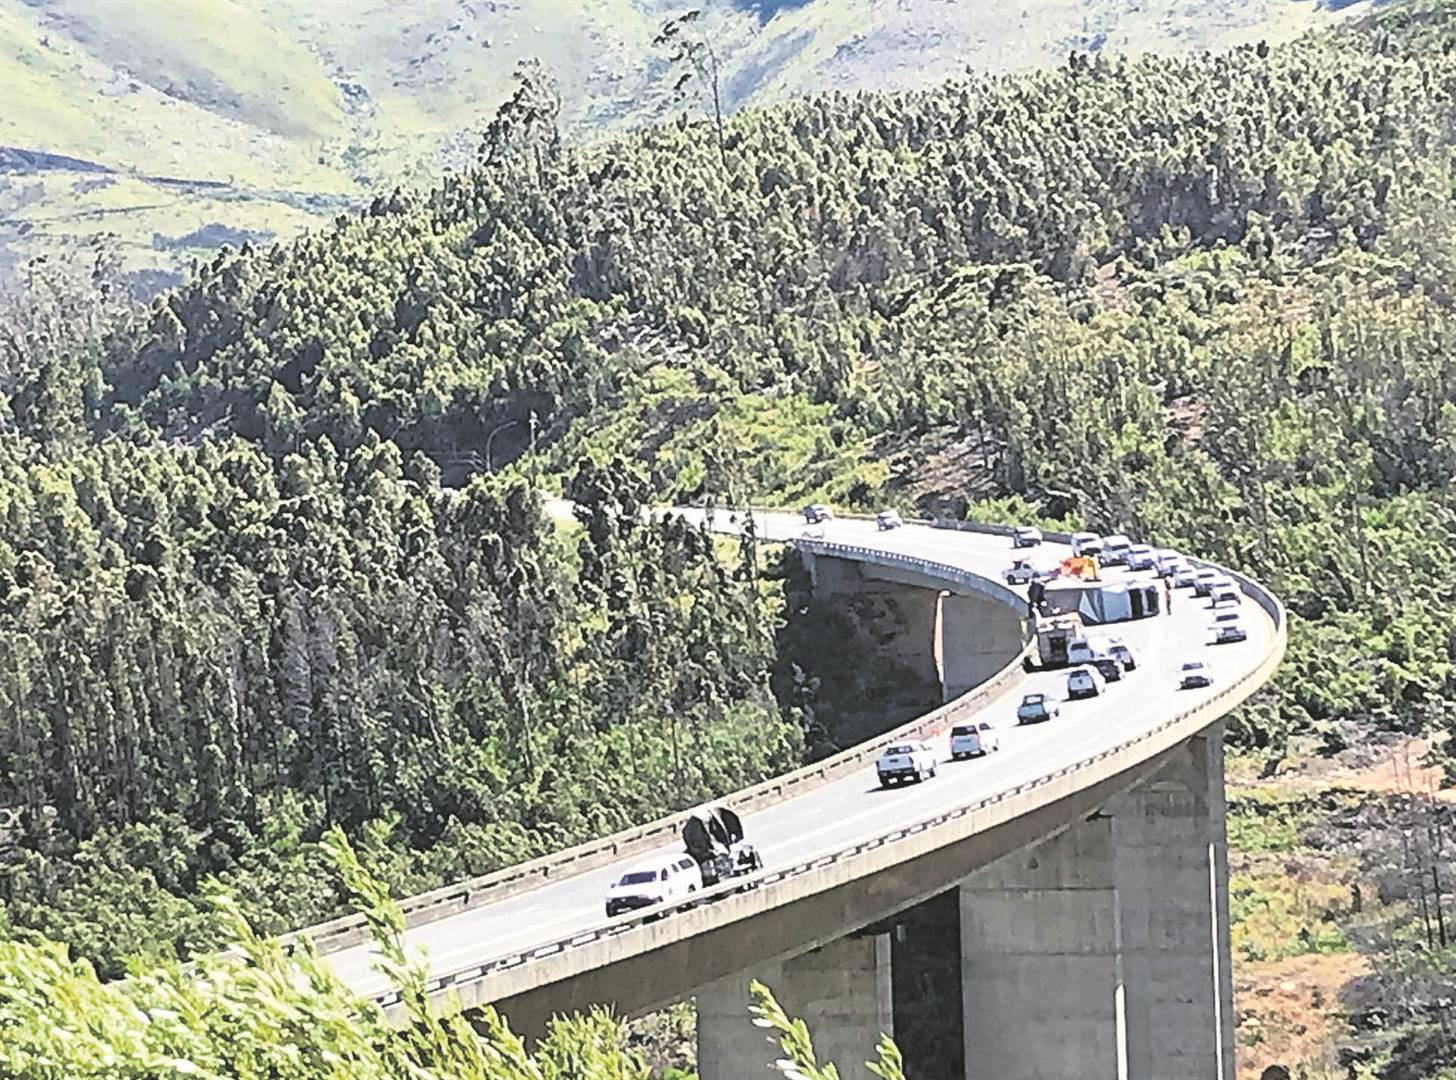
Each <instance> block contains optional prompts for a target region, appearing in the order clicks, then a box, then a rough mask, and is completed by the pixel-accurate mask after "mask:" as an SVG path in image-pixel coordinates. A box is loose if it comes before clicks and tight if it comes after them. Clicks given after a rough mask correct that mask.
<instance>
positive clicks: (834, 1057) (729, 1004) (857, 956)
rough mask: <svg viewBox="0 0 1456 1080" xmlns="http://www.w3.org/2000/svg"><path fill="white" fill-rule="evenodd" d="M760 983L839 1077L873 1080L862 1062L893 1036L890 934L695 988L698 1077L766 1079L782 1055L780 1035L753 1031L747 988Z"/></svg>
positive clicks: (867, 937) (853, 939)
mask: <svg viewBox="0 0 1456 1080" xmlns="http://www.w3.org/2000/svg"><path fill="white" fill-rule="evenodd" d="M752 979H758V980H759V981H760V982H762V983H763V984H764V985H765V986H767V987H768V988H769V989H770V990H772V991H773V993H774V997H775V998H777V999H778V1002H779V1004H780V1005H782V1006H783V1007H784V1011H785V1012H787V1013H788V1014H789V1015H790V1016H792V1017H799V1018H800V1019H803V1020H804V1021H805V1022H806V1023H807V1024H808V1025H809V1035H810V1038H811V1039H813V1041H814V1052H815V1054H816V1056H817V1057H818V1059H819V1061H820V1062H821V1063H823V1062H826V1061H832V1062H834V1063H835V1064H836V1065H838V1067H839V1075H840V1076H841V1077H842V1078H843V1080H874V1078H873V1075H872V1074H871V1073H870V1071H869V1070H868V1069H866V1068H865V1066H864V1063H865V1062H866V1061H867V1060H870V1059H872V1058H873V1057H874V1049H875V1044H876V1043H877V1042H878V1041H879V1038H880V1033H881V1032H884V1033H886V1034H893V1030H892V1029H893V1014H892V1012H891V990H890V937H889V935H888V934H867V935H863V936H854V937H846V938H841V939H840V940H838V941H835V942H831V943H830V944H828V945H826V946H824V947H823V948H822V949H815V950H813V951H812V952H808V953H805V954H804V955H802V956H797V957H794V958H793V959H792V960H785V961H781V962H779V963H774V964H765V965H762V966H761V967H759V968H758V969H756V970H754V971H745V972H740V973H739V974H737V975H731V976H729V977H728V978H726V979H719V980H718V981H717V982H714V983H710V984H709V985H707V986H704V987H702V988H700V989H699V990H698V991H697V994H696V997H697V1002H698V1076H699V1077H700V1080H752V1078H753V1077H764V1078H770V1077H772V1076H775V1075H776V1074H775V1073H773V1072H772V1071H771V1069H772V1065H773V1063H774V1062H775V1061H776V1060H778V1059H779V1058H781V1057H783V1051H782V1050H780V1049H779V1045H778V1039H777V1036H776V1035H775V1034H774V1033H773V1032H771V1031H768V1030H766V1029H764V1028H759V1027H755V1026H754V1024H753V1015H752V1013H750V1012H749V1011H748V1006H749V996H748V984H749V982H750V980H752Z"/></svg>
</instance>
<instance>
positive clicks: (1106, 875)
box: [960, 816, 1127, 1080]
mask: <svg viewBox="0 0 1456 1080" xmlns="http://www.w3.org/2000/svg"><path fill="white" fill-rule="evenodd" d="M1115 852H1116V849H1115V846H1114V839H1113V828H1112V819H1110V818H1107V817H1103V816H1097V817H1094V818H1093V819H1092V820H1090V821H1086V822H1081V823H1078V824H1076V825H1073V826H1071V827H1070V828H1068V829H1066V830H1065V831H1063V832H1062V833H1061V834H1059V835H1057V836H1055V837H1053V838H1051V839H1050V840H1047V841H1044V842H1043V843H1041V844H1039V845H1037V846H1036V847H1033V848H1027V849H1025V850H1022V851H1014V852H1012V853H1011V854H1009V855H1006V856H1003V857H1002V858H1000V859H998V860H996V861H995V862H993V863H991V864H990V865H989V866H985V867H983V868H982V869H980V870H977V871H976V872H975V873H973V874H972V875H971V876H970V877H968V878H967V879H966V880H965V881H964V882H963V883H962V885H961V890H960V897H961V1006H962V1011H963V1016H964V1030H965V1063H966V1077H967V1078H968V1080H1087V1078H1089V1077H1094V1076H1095V1077H1106V1078H1107V1080H1114V1078H1117V1080H1122V1078H1125V1077H1126V1076H1127V1068H1126V1052H1127V1051H1126V1037H1125V1024H1124V990H1123V972H1122V963H1121V950H1120V944H1121V941H1120V939H1121V926H1120V922H1121V913H1120V904H1119V896H1118V889H1117V874H1116V869H1115V863H1116V857H1115Z"/></svg>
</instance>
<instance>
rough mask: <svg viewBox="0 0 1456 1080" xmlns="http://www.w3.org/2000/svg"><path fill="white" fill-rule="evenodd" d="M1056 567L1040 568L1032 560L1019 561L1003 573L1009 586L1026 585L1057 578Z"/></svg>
mask: <svg viewBox="0 0 1456 1080" xmlns="http://www.w3.org/2000/svg"><path fill="white" fill-rule="evenodd" d="M1057 573H1058V571H1057V568H1056V567H1054V566H1039V565H1037V564H1036V563H1034V562H1032V561H1031V560H1030V559H1017V560H1016V561H1015V562H1013V563H1012V564H1011V565H1010V566H1008V567H1007V568H1006V569H1005V570H1003V571H1002V572H1001V576H1002V577H1003V578H1005V579H1006V584H1008V585H1025V584H1027V583H1028V582H1031V581H1036V580H1038V579H1040V580H1042V581H1046V580H1048V579H1050V578H1054V577H1056V576H1057Z"/></svg>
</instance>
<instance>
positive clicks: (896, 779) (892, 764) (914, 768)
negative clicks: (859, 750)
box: [875, 740, 936, 787]
mask: <svg viewBox="0 0 1456 1080" xmlns="http://www.w3.org/2000/svg"><path fill="white" fill-rule="evenodd" d="M935 766H936V760H935V751H934V750H932V749H931V748H930V746H929V745H928V744H926V743H923V742H920V741H918V740H917V741H915V742H901V743H895V744H894V745H893V746H888V747H886V748H885V752H884V753H883V754H881V755H880V760H879V761H877V762H875V771H876V772H877V773H879V774H880V787H889V786H890V785H891V784H901V783H904V782H905V781H906V780H914V781H915V782H916V783H917V784H918V783H919V782H920V781H922V780H924V779H926V778H927V777H930V776H934V775H935Z"/></svg>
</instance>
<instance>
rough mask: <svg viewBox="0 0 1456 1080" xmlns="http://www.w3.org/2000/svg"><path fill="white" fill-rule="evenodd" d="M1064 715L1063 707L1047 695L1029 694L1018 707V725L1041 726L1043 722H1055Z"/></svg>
mask: <svg viewBox="0 0 1456 1080" xmlns="http://www.w3.org/2000/svg"><path fill="white" fill-rule="evenodd" d="M1061 715H1062V707H1061V706H1060V705H1058V704H1057V703H1056V702H1055V701H1053V700H1052V699H1051V697H1050V696H1049V695H1047V694H1027V695H1026V696H1025V697H1023V698H1022V699H1021V704H1020V705H1018V706H1016V722H1017V723H1018V724H1040V723H1041V722H1042V721H1043V720H1055V719H1056V718H1057V717H1058V716H1061Z"/></svg>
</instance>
